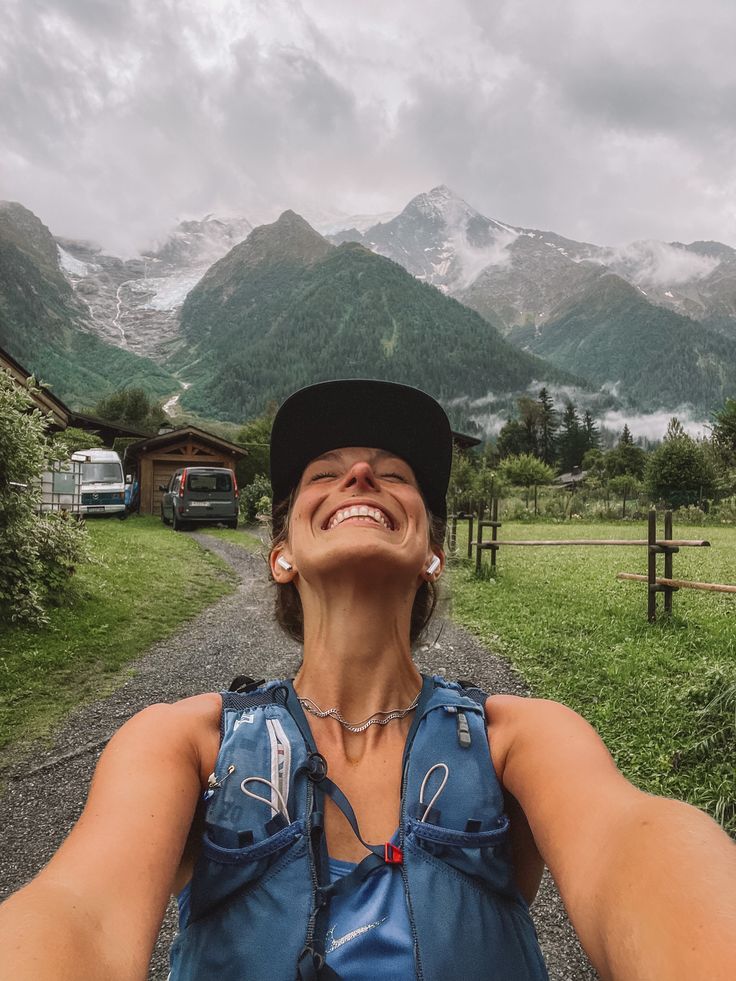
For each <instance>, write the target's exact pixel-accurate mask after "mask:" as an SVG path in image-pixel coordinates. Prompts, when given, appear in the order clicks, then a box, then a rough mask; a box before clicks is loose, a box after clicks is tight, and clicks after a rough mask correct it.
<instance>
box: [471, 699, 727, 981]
mask: <svg viewBox="0 0 736 981" xmlns="http://www.w3.org/2000/svg"><path fill="white" fill-rule="evenodd" d="M486 716H487V720H488V732H489V739H490V742H491V750H492V755H493V762H494V766H495V768H496V772H497V773H498V775H499V778H500V779H501V781H502V783H503V784H504V786H505V787H506V788H507V789H508V790H509V791H510V792H511V793H512V794H513V795H514V797H515V798H516V799H517V800H518V801H519V803H520V805H521V807H522V808H523V810H524V813H525V814H526V816H527V818H528V821H529V825H530V827H531V829H532V832H533V834H534V838H535V841H536V843H537V846H538V848H539V851H540V852H541V854H542V856H543V857H544V859H545V861H546V863H547V865H548V866H549V868H550V871H551V872H552V875H553V876H554V878H555V881H556V882H557V885H558V888H559V890H560V893H561V894H562V898H563V901H564V903H565V906H566V907H567V910H568V913H569V914H570V919H571V920H572V922H573V925H574V926H575V929H576V930H577V933H578V935H579V937H580V940H581V942H582V944H583V946H584V947H585V950H586V951H587V953H588V956H589V957H590V959H591V961H592V962H593V964H594V966H595V967H596V969H597V970H598V972H599V973H600V975H601V977H602V978H604V979H614V981H645V979H646V981H663V979H665V978H666V979H667V981H680V979H682V981H685V979H687V981H695V979H701V978H702V979H703V981H705V979H707V981H732V979H733V978H735V977H736V846H734V844H733V842H731V840H730V839H729V838H728V836H727V835H726V834H724V832H723V831H722V830H721V828H719V826H718V825H717V824H716V823H715V822H714V821H712V820H711V819H710V818H709V817H707V815H705V814H703V813H702V812H701V811H699V810H697V809H696V808H694V807H691V806H689V805H688V804H683V803H681V802H679V801H674V800H667V799H664V798H661V797H653V796H650V795H648V794H644V793H642V792H641V791H639V790H637V789H636V788H634V787H633V786H632V785H631V784H630V783H629V782H628V781H627V780H625V779H624V777H623V776H622V775H621V773H620V772H619V771H618V770H617V768H616V766H615V764H614V763H613V760H612V759H611V757H610V755H609V753H608V750H607V749H606V747H605V746H604V745H603V743H602V741H601V740H600V738H599V737H598V735H597V734H596V733H595V731H594V730H593V729H592V728H591V727H590V726H589V725H588V723H587V722H585V721H584V720H583V719H582V718H580V716H578V715H576V714H575V713H574V712H572V711H571V710H570V709H567V708H565V707H564V706H562V705H559V704H557V703H556V702H548V701H541V700H537V699H523V698H516V697H514V696H495V697H493V698H490V699H488V702H487V703H486Z"/></svg>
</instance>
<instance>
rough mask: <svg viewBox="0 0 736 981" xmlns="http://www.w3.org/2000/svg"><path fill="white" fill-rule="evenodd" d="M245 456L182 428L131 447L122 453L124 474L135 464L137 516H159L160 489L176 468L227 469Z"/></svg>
mask: <svg viewBox="0 0 736 981" xmlns="http://www.w3.org/2000/svg"><path fill="white" fill-rule="evenodd" d="M247 455H248V451H247V450H245V449H243V447H242V446H238V445H237V444H236V443H230V442H229V441H228V440H226V439H221V438H220V437H219V436H213V435H212V433H208V432H205V430H204V429H198V428H197V427H196V426H182V427H181V428H179V429H171V430H168V431H167V432H163V433H159V434H158V436H149V437H148V438H147V439H142V440H139V442H137V443H131V445H130V446H128V447H127V449H126V451H125V465H126V470H129V469H132V468H131V467H130V464H131V463H132V462H135V464H136V471H137V475H138V482H139V486H140V491H139V493H140V498H139V499H140V508H139V510H140V513H141V514H160V512H161V491H160V490H159V487H160V486H161V485H165V484H168V482H169V479H170V477H171V475H172V474H173V473H175V472H176V471H177V470H179V468H180V467H228V469H230V470H234V469H235V464H236V463H237V462H238V461H239V460H242V458H243V457H244V456H247Z"/></svg>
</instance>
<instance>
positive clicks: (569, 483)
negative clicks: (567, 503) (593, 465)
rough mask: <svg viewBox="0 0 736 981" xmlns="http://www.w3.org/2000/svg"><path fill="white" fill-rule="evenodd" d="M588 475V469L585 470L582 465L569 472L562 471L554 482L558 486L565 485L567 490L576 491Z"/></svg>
mask: <svg viewBox="0 0 736 981" xmlns="http://www.w3.org/2000/svg"><path fill="white" fill-rule="evenodd" d="M587 476H588V471H587V470H583V469H582V467H573V468H572V470H571V471H570V472H569V473H561V474H560V476H559V477H555V480H554V482H555V483H556V484H557V486H558V487H564V488H565V490H569V491H574V490H577V488H578V487H580V485H581V484H582V483H583V482H584V481H585V478H586V477H587Z"/></svg>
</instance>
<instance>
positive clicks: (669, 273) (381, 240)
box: [331, 185, 736, 337]
mask: <svg viewBox="0 0 736 981" xmlns="http://www.w3.org/2000/svg"><path fill="white" fill-rule="evenodd" d="M331 241H335V242H343V241H358V242H360V243H361V244H363V245H365V246H366V247H368V248H371V249H373V250H374V251H376V252H378V253H379V254H380V255H385V256H387V257H388V258H390V259H393V260H394V261H395V262H399V263H401V264H402V265H403V266H404V267H405V268H406V269H408V270H409V271H410V272H412V273H413V274H414V275H415V276H418V277H419V278H421V279H423V280H425V281H426V282H428V283H431V284H432V285H434V286H437V287H438V288H439V289H442V290H444V291H446V292H448V293H450V294H451V295H453V296H455V297H457V299H459V300H460V301H461V302H463V303H467V304H468V305H469V306H471V307H472V308H473V309H476V310H478V311H479V312H480V313H481V314H482V315H483V316H485V317H487V319H489V320H490V321H491V322H492V323H494V324H495V325H496V326H498V327H499V329H501V330H502V331H504V332H513V330H514V329H515V328H518V327H529V326H532V325H533V326H535V327H536V328H538V329H543V327H544V325H545V324H546V323H547V322H549V321H551V320H553V319H554V317H555V315H556V312H557V309H558V306H559V305H560V304H565V303H566V302H568V301H569V300H570V299H571V298H572V297H574V296H575V295H577V294H578V293H581V294H582V293H583V292H585V290H586V289H587V288H588V286H589V284H590V282H591V279H592V278H594V275H595V274H596V268H597V275H601V274H602V273H603V272H613V273H615V274H616V275H618V276H620V277H621V278H622V279H624V280H626V282H628V283H630V284H631V285H633V286H635V287H636V288H637V289H639V290H640V292H641V293H642V295H643V296H645V297H646V298H647V300H648V302H650V303H654V304H656V305H658V306H662V307H665V308H666V309H669V310H673V311H674V312H676V313H679V314H682V315H684V316H689V317H691V318H692V319H694V320H697V321H699V322H700V323H703V324H704V325H705V326H708V327H711V328H714V329H718V330H721V331H723V332H724V333H729V334H731V335H732V336H734V337H736V249H732V248H730V247H729V246H727V245H723V244H721V243H718V242H693V243H691V244H690V245H684V244H682V243H680V242H657V241H654V240H651V241H641V242H633V243H631V244H629V245H627V246H623V247H619V248H611V247H607V246H599V245H594V244H592V243H589V242H576V241H574V240H572V239H569V238H565V237H564V236H561V235H558V234H556V233H554V232H549V231H541V230H539V229H532V228H523V227H521V226H515V225H511V224H508V223H506V222H504V221H500V220H498V219H495V218H489V217H486V216H485V215H482V214H481V213H480V212H478V211H477V210H476V209H474V208H473V207H471V206H470V205H469V204H468V203H467V202H466V201H464V200H463V199H462V198H460V197H459V196H458V195H456V194H455V193H454V192H453V191H451V190H450V189H449V188H448V187H446V186H445V185H440V186H439V187H436V188H433V189H432V190H431V191H429V192H427V193H422V194H419V195H417V196H416V197H415V198H412V200H411V201H410V202H409V203H408V204H407V206H406V207H405V208H404V210H403V211H402V212H401V213H400V214H399V215H397V216H396V217H395V218H393V219H392V220H391V221H389V222H385V223H379V224H377V225H375V226H373V227H372V228H368V229H366V230H365V231H364V232H357V231H356V230H354V229H348V230H343V231H341V232H338V233H336V234H335V235H333V236H331Z"/></svg>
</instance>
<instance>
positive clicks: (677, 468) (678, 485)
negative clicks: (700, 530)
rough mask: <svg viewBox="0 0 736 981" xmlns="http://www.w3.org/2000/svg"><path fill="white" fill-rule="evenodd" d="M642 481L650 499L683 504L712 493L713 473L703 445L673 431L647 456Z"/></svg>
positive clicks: (677, 504) (685, 504) (680, 505)
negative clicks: (672, 435)
mask: <svg viewBox="0 0 736 981" xmlns="http://www.w3.org/2000/svg"><path fill="white" fill-rule="evenodd" d="M644 483H645V487H646V491H647V493H648V494H649V496H650V498H651V499H652V500H653V501H663V502H664V503H665V504H666V505H667V506H668V507H675V508H676V507H683V506H685V507H686V506H687V505H688V504H698V503H699V502H701V501H702V500H703V499H704V498H707V497H711V496H712V494H713V490H714V485H715V474H714V472H713V468H712V466H711V464H710V462H709V460H708V459H707V457H706V454H705V453H704V452H703V448H702V447H701V446H699V445H698V444H697V443H696V442H695V441H694V440H693V439H691V438H690V437H689V436H687V435H676V436H674V437H672V438H669V439H665V441H664V442H663V443H662V445H661V446H659V447H658V448H657V449H656V450H655V451H654V452H653V453H652V454H651V455H650V456H649V459H648V460H647V466H646V471H645V475H644Z"/></svg>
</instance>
